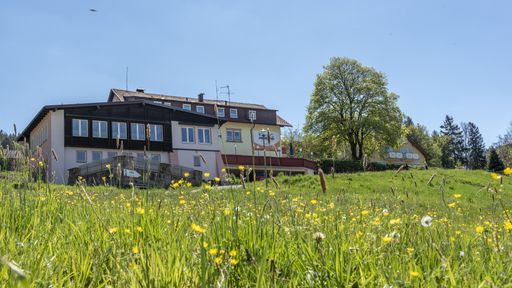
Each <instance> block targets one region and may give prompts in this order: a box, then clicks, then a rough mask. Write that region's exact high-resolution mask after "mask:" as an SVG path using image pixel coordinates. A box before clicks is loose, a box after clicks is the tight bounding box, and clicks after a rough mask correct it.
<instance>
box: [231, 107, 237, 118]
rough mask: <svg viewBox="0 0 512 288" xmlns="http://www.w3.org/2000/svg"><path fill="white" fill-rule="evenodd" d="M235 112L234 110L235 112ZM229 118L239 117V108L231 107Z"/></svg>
mask: <svg viewBox="0 0 512 288" xmlns="http://www.w3.org/2000/svg"><path fill="white" fill-rule="evenodd" d="M233 112H234V114H233ZM229 118H234V119H238V109H236V108H229Z"/></svg>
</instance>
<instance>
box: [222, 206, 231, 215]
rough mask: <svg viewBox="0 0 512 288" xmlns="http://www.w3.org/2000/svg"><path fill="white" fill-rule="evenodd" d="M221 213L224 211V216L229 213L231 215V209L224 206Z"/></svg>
mask: <svg viewBox="0 0 512 288" xmlns="http://www.w3.org/2000/svg"><path fill="white" fill-rule="evenodd" d="M223 213H224V216H229V215H231V209H229V208H226V209H224V211H223Z"/></svg>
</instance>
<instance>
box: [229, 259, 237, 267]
mask: <svg viewBox="0 0 512 288" xmlns="http://www.w3.org/2000/svg"><path fill="white" fill-rule="evenodd" d="M236 264H238V260H236V259H231V260H229V265H231V266H235V265H236Z"/></svg>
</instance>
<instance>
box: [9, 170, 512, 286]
mask: <svg viewBox="0 0 512 288" xmlns="http://www.w3.org/2000/svg"><path fill="white" fill-rule="evenodd" d="M433 174H435V176H434V177H433V178H432V175H433ZM19 179H20V177H19V175H17V174H3V178H2V179H0V257H1V258H2V260H1V262H0V286H7V287H11V286H12V287H16V286H20V287H23V286H33V287H65V286H73V287H137V286H144V287H149V286H151V287H254V286H256V287H269V286H276V287H318V286H321V287H349V286H350V287H391V286H392V287H404V286H410V287H416V286H422V287H443V286H448V287H453V286H458V287H477V286H478V287H493V286H494V287H506V286H507V285H508V286H512V285H510V284H509V283H511V282H512V265H510V259H512V258H511V257H512V235H511V233H512V222H510V221H511V219H510V218H509V217H510V216H512V210H511V209H512V197H511V193H512V177H506V176H503V177H502V178H501V179H497V180H496V179H492V178H491V176H490V175H489V173H487V172H483V171H461V170H427V171H418V170H411V171H402V172H400V173H399V174H397V175H395V172H393V171H387V172H374V173H357V174H337V175H336V176H335V178H334V179H333V178H331V176H330V175H328V176H326V184H327V193H325V194H323V193H322V190H321V187H320V181H319V177H318V176H293V177H285V176H283V177H278V178H277V179H276V180H277V182H278V183H279V187H277V186H276V185H275V184H274V183H272V182H270V183H269V187H268V188H265V183H264V182H258V183H256V184H255V185H253V184H252V183H249V184H248V185H247V187H246V189H231V188H227V189H215V187H213V188H211V189H208V187H206V188H204V187H203V188H197V187H187V185H186V181H185V182H184V183H179V184H180V185H175V187H174V188H172V187H171V188H169V189H167V190H164V189H154V190H139V189H136V188H135V189H124V190H121V189H117V188H113V187H109V186H97V187H91V186H86V185H77V186H59V185H47V184H44V183H29V184H28V186H27V185H22V184H21V182H20V180H19ZM185 180H186V179H185ZM429 182H430V183H429ZM429 217H430V218H431V219H429Z"/></svg>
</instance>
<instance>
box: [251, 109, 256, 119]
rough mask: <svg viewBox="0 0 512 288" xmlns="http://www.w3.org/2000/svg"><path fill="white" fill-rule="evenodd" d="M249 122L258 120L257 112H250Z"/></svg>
mask: <svg viewBox="0 0 512 288" xmlns="http://www.w3.org/2000/svg"><path fill="white" fill-rule="evenodd" d="M249 120H251V121H254V120H256V110H249Z"/></svg>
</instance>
